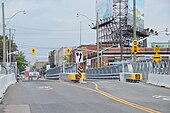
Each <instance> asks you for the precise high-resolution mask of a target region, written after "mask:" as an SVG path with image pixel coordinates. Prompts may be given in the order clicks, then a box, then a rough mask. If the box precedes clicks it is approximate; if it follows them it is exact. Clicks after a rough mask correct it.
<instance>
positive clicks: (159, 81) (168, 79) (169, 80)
mask: <svg viewBox="0 0 170 113" xmlns="http://www.w3.org/2000/svg"><path fill="white" fill-rule="evenodd" d="M147 83H150V84H154V85H158V86H163V87H168V88H170V75H158V74H151V73H150V74H148V80H147Z"/></svg>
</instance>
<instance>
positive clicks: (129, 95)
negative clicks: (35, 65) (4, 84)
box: [0, 80, 170, 113]
mask: <svg viewBox="0 0 170 113" xmlns="http://www.w3.org/2000/svg"><path fill="white" fill-rule="evenodd" d="M0 112H1V113H147V112H149V113H151V112H152V113H156V112H157V113H159V112H162V113H170V89H166V88H162V87H156V86H151V85H147V84H143V83H123V82H119V81H115V80H102V81H99V80H98V81H87V83H86V84H79V83H72V82H63V81H48V80H39V81H24V82H20V83H16V84H15V85H12V86H10V88H8V90H7V92H6V94H5V96H4V99H3V102H2V104H0Z"/></svg>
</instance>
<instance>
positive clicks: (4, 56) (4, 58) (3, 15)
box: [2, 2, 26, 63]
mask: <svg viewBox="0 0 170 113" xmlns="http://www.w3.org/2000/svg"><path fill="white" fill-rule="evenodd" d="M21 12H23V13H24V14H26V13H25V10H23V11H18V12H16V13H15V14H14V15H13V16H11V17H10V18H5V11H4V2H2V28H3V29H2V31H3V63H5V62H6V39H5V27H6V25H5V19H7V20H9V21H10V20H11V19H12V18H13V17H15V16H16V15H17V14H18V13H21ZM9 21H8V23H9ZM10 45H11V40H10ZM10 52H11V51H10Z"/></svg>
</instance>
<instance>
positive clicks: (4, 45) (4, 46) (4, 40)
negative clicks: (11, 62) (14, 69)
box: [2, 2, 6, 63]
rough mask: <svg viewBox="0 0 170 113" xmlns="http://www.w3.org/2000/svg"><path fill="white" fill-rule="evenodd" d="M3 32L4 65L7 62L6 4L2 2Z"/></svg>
mask: <svg viewBox="0 0 170 113" xmlns="http://www.w3.org/2000/svg"><path fill="white" fill-rule="evenodd" d="M2 32H3V63H5V62H6V44H5V42H6V39H5V12H4V2H2Z"/></svg>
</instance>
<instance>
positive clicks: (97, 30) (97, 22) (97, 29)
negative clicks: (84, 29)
mask: <svg viewBox="0 0 170 113" xmlns="http://www.w3.org/2000/svg"><path fill="white" fill-rule="evenodd" d="M79 16H83V17H85V18H87V19H88V20H90V21H96V42H97V44H96V45H97V68H99V67H100V63H99V62H100V61H99V16H98V12H97V13H96V20H92V19H90V18H89V17H87V16H86V15H84V14H77V17H79Z"/></svg>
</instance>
